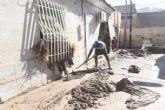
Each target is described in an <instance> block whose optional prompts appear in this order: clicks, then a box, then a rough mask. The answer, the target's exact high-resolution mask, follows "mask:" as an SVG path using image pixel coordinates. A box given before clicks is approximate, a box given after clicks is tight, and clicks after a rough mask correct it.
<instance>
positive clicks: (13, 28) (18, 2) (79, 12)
mask: <svg viewBox="0 0 165 110" xmlns="http://www.w3.org/2000/svg"><path fill="white" fill-rule="evenodd" d="M28 1H29V2H28ZM32 1H33V0H0V93H1V94H0V97H1V99H2V101H5V100H7V99H9V98H11V97H14V96H16V95H18V94H20V93H22V92H24V91H26V90H27V89H29V88H34V87H38V86H41V85H42V84H45V83H46V82H47V80H49V79H50V77H51V76H52V74H51V70H49V69H48V68H47V67H46V66H45V65H43V64H42V63H41V62H40V60H38V59H37V58H36V54H35V53H34V52H33V51H32V47H33V46H34V45H36V44H38V43H39V41H40V36H39V31H40V30H39V25H38V17H37V12H36V10H35V7H34V4H33V3H32ZM56 2H58V3H60V4H63V5H64V6H66V21H67V34H68V36H69V38H70V41H71V43H75V44H76V46H77V47H76V53H75V55H74V63H75V65H78V64H80V63H82V62H83V61H84V60H85V57H86V54H87V53H88V52H89V49H90V47H91V45H92V43H93V42H94V40H96V39H97V38H98V35H99V29H100V23H97V22H96V13H98V12H100V11H101V9H100V8H98V7H95V6H94V5H92V4H91V3H88V2H84V3H82V2H81V0H65V1H61V0H56ZM108 15H109V14H108ZM109 16H110V15H109ZM109 16H108V18H109ZM112 19H113V20H112ZM114 19H115V18H114V17H110V18H109V19H108V20H109V22H110V23H109V27H110V31H111V32H110V34H111V36H112V37H113V34H114V31H115V30H114V28H113V26H114V25H116V22H112V21H115V20H114ZM85 22H86V24H85ZM86 47H87V48H86ZM56 73H57V74H58V72H56Z"/></svg>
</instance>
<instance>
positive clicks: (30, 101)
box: [0, 55, 165, 110]
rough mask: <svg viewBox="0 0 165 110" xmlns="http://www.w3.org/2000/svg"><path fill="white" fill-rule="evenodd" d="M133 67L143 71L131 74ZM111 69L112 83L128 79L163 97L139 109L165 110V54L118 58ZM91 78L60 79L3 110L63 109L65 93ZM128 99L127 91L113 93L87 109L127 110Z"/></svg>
mask: <svg viewBox="0 0 165 110" xmlns="http://www.w3.org/2000/svg"><path fill="white" fill-rule="evenodd" d="M105 63H106V62H105ZM132 64H133V65H137V66H139V67H140V68H141V71H140V73H139V74H132V73H128V71H127V69H128V67H129V66H130V65H132ZM112 67H113V71H114V73H115V75H112V76H111V77H110V80H112V81H114V82H118V81H119V80H121V79H122V78H125V77H126V78H128V79H129V80H131V81H133V82H134V83H135V84H137V85H140V86H143V87H145V88H149V89H151V90H153V91H155V92H157V93H159V94H160V95H161V97H160V98H159V100H158V101H156V102H155V103H153V104H150V105H148V106H146V107H141V108H138V110H164V108H163V107H164V105H165V87H164V85H165V72H164V70H165V55H151V56H149V57H147V58H143V57H141V58H136V59H134V58H118V59H116V60H115V61H114V62H113V63H112ZM92 75H93V74H82V75H76V76H70V78H71V79H70V80H69V81H63V80H59V81H56V82H53V83H50V84H47V85H44V86H42V87H40V88H37V89H35V90H32V91H29V92H28V93H26V94H23V95H21V96H18V97H16V98H13V99H11V100H9V101H7V102H5V103H4V104H1V105H0V110H43V108H42V107H44V105H46V104H49V103H51V104H53V106H55V108H56V109H57V110H64V109H65V107H66V104H67V99H68V97H65V94H67V92H68V91H70V90H71V89H72V88H74V87H76V86H77V85H79V84H80V83H81V82H82V81H84V80H86V79H88V78H89V77H91V76H92ZM128 98H130V95H129V94H127V93H125V92H114V93H112V94H110V95H109V96H108V97H106V98H101V99H99V100H98V106H96V107H94V108H88V110H109V109H111V110H127V108H126V105H125V101H126V99H128ZM44 109H46V108H44ZM52 109H53V108H52Z"/></svg>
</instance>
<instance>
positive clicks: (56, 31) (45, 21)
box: [35, 0, 71, 64]
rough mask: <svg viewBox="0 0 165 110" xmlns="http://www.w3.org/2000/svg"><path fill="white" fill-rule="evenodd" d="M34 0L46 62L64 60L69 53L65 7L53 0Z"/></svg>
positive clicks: (51, 62)
mask: <svg viewBox="0 0 165 110" xmlns="http://www.w3.org/2000/svg"><path fill="white" fill-rule="evenodd" d="M35 2H36V6H37V10H38V17H39V25H40V29H41V33H42V35H43V41H44V43H45V45H44V46H45V48H46V49H45V50H47V51H46V52H45V54H46V55H45V57H46V56H47V58H46V59H47V60H48V63H49V64H53V63H55V62H59V61H63V60H66V59H67V58H68V57H69V56H70V55H71V50H70V43H69V40H68V37H67V34H66V21H65V16H66V11H65V7H64V6H62V5H61V4H57V3H55V1H53V0H35Z"/></svg>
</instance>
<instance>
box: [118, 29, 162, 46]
mask: <svg viewBox="0 0 165 110" xmlns="http://www.w3.org/2000/svg"><path fill="white" fill-rule="evenodd" d="M164 30H165V27H151V28H133V32H132V46H133V47H141V46H142V44H143V41H146V40H151V42H152V44H154V45H155V46H158V47H165V31H164ZM123 34H124V30H123V29H122V31H121V35H120V37H121V40H120V44H121V46H122V45H123V36H124V35H123ZM126 44H127V46H128V44H129V30H127V41H126Z"/></svg>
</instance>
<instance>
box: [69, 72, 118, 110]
mask: <svg viewBox="0 0 165 110" xmlns="http://www.w3.org/2000/svg"><path fill="white" fill-rule="evenodd" d="M109 77H110V75H109V74H103V73H102V74H101V73H95V75H94V76H93V77H91V78H90V79H89V80H87V81H85V82H82V83H81V84H80V86H78V87H76V88H74V89H72V90H71V96H72V98H71V100H69V101H68V103H69V104H70V106H71V107H72V108H73V110H81V109H87V108H88V107H93V106H95V105H96V104H97V100H98V98H102V97H107V96H108V95H109V94H110V93H111V92H113V91H116V90H115V88H116V87H115V85H114V83H112V82H110V81H109Z"/></svg>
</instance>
